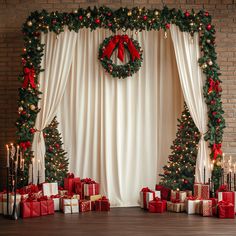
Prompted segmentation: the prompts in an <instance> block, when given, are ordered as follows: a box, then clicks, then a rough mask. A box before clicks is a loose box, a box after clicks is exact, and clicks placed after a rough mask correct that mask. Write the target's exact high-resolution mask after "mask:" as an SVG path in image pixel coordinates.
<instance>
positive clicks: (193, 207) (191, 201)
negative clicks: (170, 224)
mask: <svg viewBox="0 0 236 236" xmlns="http://www.w3.org/2000/svg"><path fill="white" fill-rule="evenodd" d="M200 202H201V200H199V199H197V198H196V197H188V198H186V200H185V209H186V212H187V214H199V213H200Z"/></svg>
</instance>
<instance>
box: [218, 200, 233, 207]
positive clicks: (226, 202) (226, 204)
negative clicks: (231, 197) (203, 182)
mask: <svg viewBox="0 0 236 236" xmlns="http://www.w3.org/2000/svg"><path fill="white" fill-rule="evenodd" d="M218 205H221V206H222V205H224V206H233V204H232V203H231V202H229V201H220V202H218Z"/></svg>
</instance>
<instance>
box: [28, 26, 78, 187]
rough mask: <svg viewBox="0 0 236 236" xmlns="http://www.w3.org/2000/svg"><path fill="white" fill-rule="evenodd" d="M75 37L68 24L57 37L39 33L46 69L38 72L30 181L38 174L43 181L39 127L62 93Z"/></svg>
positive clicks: (51, 114) (42, 144)
mask: <svg viewBox="0 0 236 236" xmlns="http://www.w3.org/2000/svg"><path fill="white" fill-rule="evenodd" d="M76 37H77V34H76V33H75V32H70V31H69V30H68V29H67V28H65V32H63V33H61V34H60V35H59V36H58V37H56V35H55V33H53V32H49V33H47V34H42V35H41V43H43V44H45V49H44V56H43V58H42V62H41V68H43V69H45V71H44V72H41V73H40V76H39V83H40V88H39V89H40V91H42V92H43V94H42V95H41V96H40V98H41V99H40V100H39V103H38V107H39V109H40V112H39V113H38V115H37V118H36V123H35V128H36V129H37V130H38V131H37V132H36V133H35V135H34V138H33V143H32V151H33V152H34V157H35V158H34V165H33V170H34V171H33V176H32V175H30V179H29V182H33V183H34V184H37V181H38V177H39V182H40V183H42V182H44V181H45V171H44V169H45V161H44V156H45V142H44V137H43V132H42V130H43V129H44V128H45V127H46V126H47V125H49V124H50V123H51V121H52V119H53V118H54V116H55V114H56V110H57V108H58V106H59V103H60V101H61V98H62V96H63V94H64V90H65V88H66V84H67V79H68V75H69V71H70V67H71V62H72V60H73V57H72V56H73V55H74V49H75V43H76ZM38 170H39V172H38ZM38 173H40V176H38Z"/></svg>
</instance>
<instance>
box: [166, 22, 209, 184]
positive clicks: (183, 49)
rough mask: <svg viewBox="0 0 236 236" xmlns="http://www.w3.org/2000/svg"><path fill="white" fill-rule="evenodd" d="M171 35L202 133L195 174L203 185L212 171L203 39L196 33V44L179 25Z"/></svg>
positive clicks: (186, 96)
mask: <svg viewBox="0 0 236 236" xmlns="http://www.w3.org/2000/svg"><path fill="white" fill-rule="evenodd" d="M170 31H171V35H172V39H173V45H174V50H175V55H176V61H177V65H178V70H179V77H180V82H181V87H182V91H183V94H184V99H185V101H186V103H187V106H188V108H189V111H190V114H191V116H192V118H193V120H194V123H195V124H196V126H197V128H198V129H199V131H200V133H201V139H200V142H199V147H198V148H199V149H198V155H197V162H196V170H195V182H197V183H203V182H204V179H205V181H206V182H207V181H208V178H210V177H211V170H210V156H209V153H210V152H209V148H208V143H207V142H206V141H205V140H204V134H205V133H206V132H207V123H208V116H207V106H206V103H205V100H204V96H203V85H204V83H205V80H206V76H205V75H204V74H203V72H202V70H201V68H200V67H199V65H198V59H199V58H200V56H201V55H200V48H199V35H198V34H197V33H195V34H194V37H193V41H192V39H191V38H190V35H189V33H185V32H184V33H183V32H181V31H180V30H179V28H178V27H177V26H175V25H171V28H170ZM204 169H205V176H204Z"/></svg>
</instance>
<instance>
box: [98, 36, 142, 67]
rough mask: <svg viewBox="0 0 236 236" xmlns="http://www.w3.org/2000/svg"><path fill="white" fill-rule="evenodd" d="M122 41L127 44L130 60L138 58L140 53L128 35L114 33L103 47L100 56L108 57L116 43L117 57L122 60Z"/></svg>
mask: <svg viewBox="0 0 236 236" xmlns="http://www.w3.org/2000/svg"><path fill="white" fill-rule="evenodd" d="M124 43H126V44H127V46H128V49H129V52H130V55H131V58H132V61H134V60H135V59H136V58H138V59H140V54H139V52H138V50H137V49H136V48H135V46H134V44H133V42H132V41H131V39H130V38H129V37H128V35H115V36H114V37H113V38H112V39H111V40H110V42H109V43H108V44H107V46H106V47H105V49H104V51H103V54H102V58H104V57H107V58H108V59H110V57H111V55H112V53H113V51H114V49H115V47H116V46H117V44H118V58H119V59H120V60H121V61H122V62H123V61H124V51H125V49H124Z"/></svg>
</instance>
